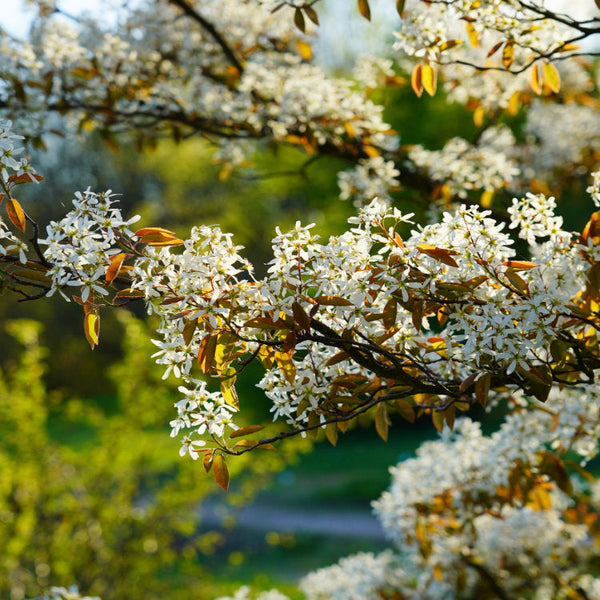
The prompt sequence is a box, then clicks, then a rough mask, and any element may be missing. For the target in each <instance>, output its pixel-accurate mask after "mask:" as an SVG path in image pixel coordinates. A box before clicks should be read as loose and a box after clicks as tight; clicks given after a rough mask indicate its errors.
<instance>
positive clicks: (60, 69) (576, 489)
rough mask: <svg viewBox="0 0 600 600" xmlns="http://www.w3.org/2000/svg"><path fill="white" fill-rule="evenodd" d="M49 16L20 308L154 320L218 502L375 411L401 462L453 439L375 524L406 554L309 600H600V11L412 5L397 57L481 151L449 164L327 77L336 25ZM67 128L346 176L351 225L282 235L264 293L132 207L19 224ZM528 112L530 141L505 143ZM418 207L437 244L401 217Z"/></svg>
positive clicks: (7, 235)
mask: <svg viewBox="0 0 600 600" xmlns="http://www.w3.org/2000/svg"><path fill="white" fill-rule="evenodd" d="M38 4H39V6H40V10H41V13H42V16H41V17H40V20H39V21H38V23H37V24H36V26H35V28H34V30H33V34H32V39H31V43H29V42H28V43H17V42H15V41H14V40H11V39H10V38H9V37H8V36H3V38H2V43H3V53H2V59H1V60H2V70H1V73H0V77H1V78H2V81H3V86H2V88H1V89H0V100H1V104H2V107H3V109H4V111H5V115H6V116H7V117H8V116H10V117H11V118H12V119H13V121H14V122H13V123H11V122H10V121H8V120H3V121H2V131H1V133H0V149H1V151H2V155H1V156H0V162H1V166H2V171H1V175H2V181H1V184H2V188H3V202H4V204H5V206H6V212H7V216H8V221H9V225H11V226H12V228H11V227H10V226H9V225H7V224H4V223H3V224H2V228H1V237H2V246H1V249H0V269H1V274H2V282H3V285H4V286H5V288H7V289H9V290H13V291H15V292H16V293H18V294H20V296H21V299H22V300H29V299H33V298H40V297H43V296H49V295H53V294H54V293H60V294H63V295H64V296H65V297H67V298H74V299H75V300H76V301H77V302H78V303H79V304H81V306H82V308H83V311H84V330H85V334H86V337H87V339H88V341H89V342H90V345H91V346H92V347H94V346H95V345H96V344H97V343H98V339H99V324H100V313H101V311H102V310H103V309H108V308H109V307H113V306H122V305H128V304H130V303H133V302H143V303H145V306H146V308H147V310H148V312H149V313H150V314H153V315H156V316H158V319H159V326H158V328H157V339H156V340H154V343H155V344H156V346H157V351H156V353H155V355H154V357H155V359H156V362H157V363H158V364H159V365H161V366H162V368H164V374H165V377H169V376H173V377H176V378H178V379H180V381H181V385H180V387H179V391H180V393H181V397H180V399H179V400H178V401H177V402H176V404H175V410H176V413H175V414H174V418H173V420H172V421H171V428H172V436H173V437H179V438H180V440H181V454H182V456H184V455H186V454H188V455H189V456H191V457H192V458H194V459H196V458H199V457H201V458H202V460H203V464H204V468H205V469H206V470H207V471H212V472H213V474H214V476H215V479H216V481H217V482H218V483H219V485H221V486H222V487H223V488H227V486H228V481H229V476H228V469H227V465H226V460H228V459H229V457H232V456H234V455H239V454H242V453H247V452H250V451H254V450H258V449H261V448H262V449H272V448H273V447H274V444H275V443H276V442H277V441H278V440H281V439H283V438H285V437H288V436H292V435H299V434H305V433H307V432H317V431H318V430H321V429H324V430H325V433H326V436H327V438H328V439H329V440H330V442H331V443H333V444H335V442H336V440H337V437H338V435H339V433H343V432H345V431H346V429H347V427H348V426H349V424H350V422H351V421H352V420H354V419H356V418H357V417H358V416H359V415H363V414H365V413H368V414H370V415H372V417H373V420H374V423H375V427H376V429H377V431H378V433H379V435H380V436H381V437H383V438H386V437H387V436H388V433H389V427H390V425H391V416H392V415H398V416H400V417H401V418H404V419H406V420H408V421H411V422H412V421H414V420H415V419H416V418H417V417H418V416H423V415H429V417H430V418H431V419H432V420H433V423H434V424H435V426H436V427H437V429H438V430H439V431H440V432H442V438H441V440H439V441H436V442H430V443H428V444H426V445H424V446H423V447H421V449H420V450H419V451H418V453H417V456H416V457H415V458H414V459H411V460H408V461H405V462H404V463H401V464H400V465H398V466H397V467H396V468H395V469H394V470H393V482H392V486H391V488H390V491H389V492H386V493H385V494H384V495H383V496H382V498H381V499H380V500H379V501H378V502H377V503H376V511H377V514H378V515H379V517H380V519H381V520H382V523H383V524H384V529H385V531H386V532H387V533H388V535H389V537H390V541H391V543H392V548H391V549H390V550H389V551H387V552H385V553H383V554H381V555H379V556H373V555H358V556H355V557H350V558H348V559H345V560H343V561H341V562H340V563H339V565H336V566H334V567H331V568H328V569H325V570H322V571H319V572H316V573H314V574H312V575H309V576H308V577H307V578H306V579H305V580H304V581H303V583H302V589H303V590H304V592H305V594H306V596H307V597H308V598H314V599H321V598H361V599H364V598H414V599H415V600H416V599H417V598H419V599H423V598H425V599H428V598H432V599H434V598H436V599H437V598H439V599H446V598H501V599H506V598H535V599H540V600H541V599H546V598H565V599H566V598H581V599H584V600H585V599H587V598H600V583H599V581H598V579H597V578H595V573H596V572H597V564H598V559H599V556H598V551H597V548H598V544H599V543H600V537H599V532H598V529H597V525H596V520H597V512H598V508H599V506H598V497H599V496H598V489H597V488H598V485H597V484H596V483H595V482H594V478H593V476H592V475H590V474H589V473H588V472H587V471H585V470H584V467H583V466H582V465H584V464H585V463H586V462H587V461H589V460H590V459H592V458H593V457H594V456H595V455H596V454H597V451H598V436H599V434H600V389H599V387H598V382H597V371H598V368H599V367H600V348H599V339H598V335H599V332H600V212H593V210H594V208H593V207H594V205H595V206H596V207H599V206H600V170H598V162H599V158H600V156H599V155H598V150H597V148H598V141H600V129H599V128H598V123H599V122H600V119H598V95H597V88H598V81H597V76H595V75H594V65H593V63H592V62H591V61H590V56H591V55H593V54H594V52H593V51H588V50H587V49H586V50H582V49H581V48H578V47H576V44H578V43H580V42H583V41H584V40H586V39H587V38H591V37H593V35H594V34H597V33H598V32H599V31H600V20H599V18H598V13H597V12H596V13H593V14H592V15H591V16H590V17H589V19H575V18H573V17H571V16H569V15H568V14H566V13H562V12H560V11H558V10H553V9H551V8H549V7H548V6H546V4H545V3H544V2H534V1H533V0H532V1H531V2H520V1H517V0H503V1H500V0H497V1H494V2H479V1H477V2H475V1H470V2H467V1H450V0H449V1H443V2H442V1H440V2H435V1H428V2H425V1H423V2H421V1H418V0H413V1H412V2H411V0H407V1H406V2H398V3H397V5H398V9H399V13H400V15H401V18H400V17H399V29H398V33H397V36H396V42H395V50H396V51H397V52H398V53H401V52H402V53H404V54H402V55H400V54H399V55H398V56H397V58H398V61H399V62H400V63H401V64H403V65H406V64H408V63H407V61H408V60H409V58H408V57H416V59H417V62H416V63H415V62H412V63H411V66H410V69H409V71H410V77H409V78H408V79H410V85H411V86H412V88H413V89H414V91H415V93H416V94H417V95H419V96H420V95H422V93H423V91H426V92H427V93H428V94H430V95H433V94H434V93H435V92H436V87H437V80H438V77H439V78H440V80H441V81H443V83H444V88H445V91H446V93H447V95H448V98H449V99H450V100H454V101H460V102H462V103H464V104H466V105H467V107H468V108H470V109H472V110H473V111H474V113H473V116H474V121H475V124H476V125H477V127H478V133H477V135H476V137H475V138H474V139H471V140H467V139H462V138H454V139H452V140H449V141H448V142H447V143H446V144H445V146H444V147H443V148H442V149H437V150H428V149H426V148H424V147H423V146H416V145H413V146H410V147H409V146H402V145H401V144H400V143H399V139H398V137H397V135H396V134H395V132H392V131H391V130H390V127H389V125H387V124H386V123H385V122H384V120H383V118H382V107H380V106H378V105H376V104H375V103H373V102H372V101H371V100H370V99H368V98H367V95H366V93H365V90H363V89H360V88H359V87H358V86H357V85H356V84H354V83H352V82H350V81H346V80H342V79H334V78H331V77H329V76H328V75H327V74H326V73H325V71H324V70H323V69H321V68H319V67H316V66H314V65H313V64H312V63H311V55H312V51H311V49H310V46H309V41H308V38H306V37H305V36H304V35H303V34H302V32H304V31H305V30H306V29H307V28H308V27H309V23H311V22H312V23H314V24H318V14H317V12H316V9H317V8H318V3H316V2H307V3H304V2H297V1H294V2H261V3H259V2H254V1H243V0H228V2H218V3H217V2H202V3H200V2H190V1H186V0H170V1H167V0H165V1H157V2H148V3H145V4H144V3H143V4H142V5H141V6H138V7H137V8H134V9H132V10H131V11H130V12H129V14H128V16H127V18H126V20H125V21H124V25H123V26H122V27H121V28H120V29H119V31H118V32H111V33H106V32H103V31H101V30H100V29H99V27H98V26H96V25H93V24H89V23H86V22H82V23H80V24H79V27H78V28H69V27H67V26H66V25H64V23H63V22H61V21H58V20H56V19H55V18H54V17H55V16H56V14H57V13H56V11H54V8H55V7H54V5H53V4H52V3H48V2H38ZM596 4H597V3H596ZM286 5H288V6H287V7H290V6H291V7H292V9H293V18H290V14H289V12H287V10H286V8H287V7H286ZM358 8H359V10H360V12H361V13H362V14H363V16H365V17H368V16H369V14H370V7H369V4H368V2H367V1H366V0H361V1H360V2H359V3H358ZM592 8H593V7H592ZM58 14H60V13H58ZM298 30H300V31H298ZM584 55H585V56H586V59H585V60H583V57H584ZM567 59H568V60H567ZM369 64H370V65H372V68H371V72H370V76H369V77H366V78H365V77H362V79H366V80H367V85H368V86H369V85H400V84H401V79H400V78H399V77H398V76H397V75H396V73H395V71H394V70H393V68H392V66H391V64H390V63H389V62H386V61H377V60H372V61H371V62H370V63H369ZM361 69H362V71H363V75H364V65H362V67H361ZM595 77H596V79H595ZM519 111H521V112H519ZM49 112H56V113H59V114H62V115H64V116H65V124H64V126H65V127H75V128H77V129H78V130H79V131H80V132H84V131H87V130H88V129H91V128H94V127H97V128H100V130H101V132H102V133H103V135H104V137H105V138H106V139H107V140H108V141H109V143H110V142H111V140H112V139H113V138H114V136H115V135H116V134H117V133H119V132H121V131H124V130H127V131H130V132H134V133H135V134H136V135H137V136H138V138H139V140H140V142H141V143H142V145H143V143H144V141H145V140H148V139H151V138H155V137H157V136H161V135H165V134H168V135H172V136H173V137H175V138H176V139H183V138H185V137H186V136H188V135H195V134H201V135H204V136H206V137H207V138H208V139H210V140H212V141H215V143H217V144H219V148H218V151H217V156H218V157H219V160H221V161H223V165H224V166H223V169H224V171H223V172H222V173H223V174H224V175H226V174H227V173H228V172H229V170H231V169H232V168H234V167H239V166H240V165H243V163H244V161H245V159H246V157H247V153H248V148H249V146H248V143H249V142H251V141H260V140H263V141H270V142H273V143H277V144H292V145H296V146H298V147H300V148H303V149H304V150H306V152H307V153H308V155H309V160H312V157H314V156H320V155H334V156H337V157H341V158H344V159H346V160H347V161H348V164H349V167H350V168H349V169H348V170H344V171H342V172H341V173H340V174H339V182H340V188H341V196H342V197H343V198H353V199H354V200H355V201H356V204H357V213H356V216H354V217H352V218H350V219H349V223H348V228H347V230H346V231H345V232H344V233H343V234H341V235H338V236H335V237H331V238H329V239H327V240H321V239H320V238H319V236H318V234H317V233H315V230H314V226H313V225H303V224H301V223H300V222H298V223H297V224H296V226H295V227H294V228H293V229H291V230H290V231H285V232H284V231H280V230H279V229H278V230H277V232H276V237H275V238H274V240H273V258H272V260H271V261H270V262H269V264H268V269H267V274H266V275H265V276H264V277H257V276H255V274H254V268H253V265H251V264H250V263H249V262H248V261H247V260H246V259H245V258H244V256H243V254H242V248H241V247H240V246H237V245H235V242H234V240H233V239H232V236H231V235H230V234H228V233H225V232H223V231H221V229H220V228H219V227H217V226H207V225H198V226H196V227H194V228H193V229H192V231H191V232H190V235H189V237H188V238H187V239H180V238H178V237H176V236H175V234H173V233H172V232H171V231H168V230H166V229H163V228H161V227H156V226H148V225H146V226H143V227H141V228H136V227H137V226H136V227H133V224H134V223H135V222H136V220H137V219H136V217H133V218H128V217H124V216H123V215H122V213H121V211H120V209H119V207H118V200H117V197H116V196H115V194H113V193H112V192H111V191H106V192H101V193H98V192H94V191H92V190H90V189H87V190H85V191H83V192H77V193H76V194H75V198H74V200H73V208H72V210H71V211H70V212H69V213H68V214H67V215H66V216H64V217H62V218H61V219H58V220H57V221H53V222H51V223H50V224H48V225H47V226H46V229H45V233H44V232H43V230H42V229H40V227H39V226H38V224H37V223H35V222H34V221H33V220H32V219H31V218H30V217H29V216H28V215H27V213H26V212H25V211H24V210H23V207H22V206H21V203H20V202H19V201H18V200H17V199H16V198H15V189H18V188H17V186H19V185H22V184H25V183H30V184H32V185H33V184H34V183H39V182H40V181H41V177H40V176H39V175H37V174H36V173H35V170H34V169H33V168H32V167H31V166H30V165H29V164H28V162H27V161H26V160H25V159H23V158H20V157H21V156H23V152H22V151H21V150H20V149H19V148H18V145H19V144H20V143H21V142H20V139H19V136H18V135H17V134H16V133H13V129H14V131H16V132H17V133H19V132H23V133H27V134H29V135H30V137H31V138H32V139H33V140H34V141H35V139H36V137H37V141H38V142H39V141H40V140H41V138H40V137H39V135H40V132H41V131H42V130H43V129H44V127H45V126H46V118H47V115H48V113H49ZM517 113H519V114H520V115H521V116H522V117H523V118H522V119H521V123H522V126H521V125H520V124H516V125H515V123H514V122H513V121H511V120H510V118H508V119H507V118H506V116H507V115H508V117H511V116H515V115H516V114H517ZM549 120H551V121H552V125H553V126H554V130H551V128H550V127H548V121H549ZM559 121H560V122H561V123H566V125H565V127H568V128H569V132H568V137H567V134H566V133H564V131H563V130H562V129H561V128H560V126H559V123H558V122H559ZM511 127H512V128H511ZM400 133H401V132H400ZM517 140H519V141H517ZM573 179H576V180H579V181H584V182H585V187H584V189H586V190H587V192H586V193H587V196H588V197H589V213H590V216H589V218H588V222H587V225H585V227H584V228H583V229H582V231H581V232H578V233H573V232H570V231H567V230H566V229H565V228H564V227H563V221H562V218H561V217H560V216H558V215H557V214H556V208H557V206H556V201H555V199H554V197H552V195H551V194H550V193H543V190H544V189H546V188H548V189H556V190H557V191H560V188H561V186H562V185H563V184H566V183H567V182H568V181H572V180H573ZM41 185H43V184H41ZM401 186H403V187H415V188H416V189H418V190H419V191H420V192H421V194H422V196H423V199H424V200H426V201H427V202H432V203H433V204H434V205H435V210H433V211H432V214H434V215H437V218H436V219H434V220H433V221H432V222H430V223H429V224H417V223H415V222H413V215H412V214H405V213H403V212H402V211H401V210H400V209H399V208H397V206H399V203H400V202H401V198H402V195H401ZM374 196H378V197H375V198H374ZM497 196H500V197H501V198H505V199H507V200H502V199H501V200H496V197H497ZM508 198H514V199H512V201H511V200H508ZM474 200H475V201H478V202H479V203H473V201H474ZM19 231H20V232H21V234H20V233H19ZM22 234H25V235H22ZM28 235H29V236H30V237H29V238H27V236H28ZM517 248H519V249H520V250H517ZM526 248H528V250H525V249H526ZM252 362H258V363H260V364H261V365H262V369H263V372H264V374H263V376H262V379H261V381H260V382H259V383H258V385H259V387H260V388H262V389H263V390H264V394H265V397H266V398H267V399H268V400H269V402H270V406H271V408H270V410H271V412H272V413H273V420H274V421H276V422H278V423H280V426H279V428H275V429H274V431H273V432H271V433H269V432H268V431H267V432H265V431H263V430H264V426H263V425H262V424H256V425H254V424H248V423H247V422H246V421H244V418H243V417H244V399H243V398H240V399H238V396H237V392H236V385H235V384H236V379H237V377H238V376H239V375H240V374H241V373H242V372H243V371H244V370H245V369H246V368H247V366H248V365H249V364H250V363H252ZM474 404H480V405H483V406H485V407H486V408H487V409H488V410H494V409H496V408H497V407H500V406H501V407H502V408H503V410H505V409H506V408H507V407H508V410H509V414H508V417H507V418H506V420H505V422H504V424H503V425H502V426H501V428H500V429H499V431H497V432H496V433H494V434H493V435H491V436H485V435H483V434H482V432H481V429H480V427H479V425H478V424H476V423H474V422H472V421H471V420H469V419H468V418H466V417H463V418H460V419H457V418H456V417H457V413H460V412H464V411H467V410H468V409H469V408H470V407H471V406H472V405H474ZM248 594H249V591H248V590H246V589H242V590H240V591H239V592H238V593H237V595H236V598H240V599H241V598H246V597H248ZM260 597H262V598H264V600H266V599H267V598H283V596H282V595H281V594H279V593H278V592H269V593H268V594H262V596H260Z"/></svg>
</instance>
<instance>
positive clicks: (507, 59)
mask: <svg viewBox="0 0 600 600" xmlns="http://www.w3.org/2000/svg"><path fill="white" fill-rule="evenodd" d="M514 59H515V42H514V40H506V43H505V44H504V48H502V64H503V65H504V68H505V69H510V66H511V65H512V64H513V61H514Z"/></svg>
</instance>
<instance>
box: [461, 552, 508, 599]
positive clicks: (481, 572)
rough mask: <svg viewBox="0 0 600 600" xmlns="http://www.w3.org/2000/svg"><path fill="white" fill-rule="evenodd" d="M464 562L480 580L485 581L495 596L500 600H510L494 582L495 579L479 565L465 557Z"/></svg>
mask: <svg viewBox="0 0 600 600" xmlns="http://www.w3.org/2000/svg"><path fill="white" fill-rule="evenodd" d="M464 561H465V563H466V564H467V565H468V566H469V567H471V568H472V569H474V570H475V571H477V573H478V574H479V575H480V576H481V578H482V579H484V580H485V581H487V583H488V584H489V585H490V587H491V588H492V591H493V592H494V594H496V596H497V597H498V598H500V600H511V597H510V596H509V595H508V594H507V593H506V592H505V591H504V590H503V589H502V588H501V587H500V584H499V583H498V582H497V581H496V579H495V577H494V576H493V575H492V574H491V573H490V572H489V571H488V570H487V569H486V568H485V567H484V566H483V565H480V564H478V563H476V562H475V561H473V560H471V559H470V558H467V557H465V559H464Z"/></svg>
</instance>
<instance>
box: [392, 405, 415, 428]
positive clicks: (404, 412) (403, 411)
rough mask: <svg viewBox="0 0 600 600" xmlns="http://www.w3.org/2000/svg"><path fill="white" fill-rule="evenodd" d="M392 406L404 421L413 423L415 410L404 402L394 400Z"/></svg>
mask: <svg viewBox="0 0 600 600" xmlns="http://www.w3.org/2000/svg"><path fill="white" fill-rule="evenodd" d="M394 404H395V405H396V409H397V410H398V413H399V414H400V416H401V417H402V418H403V419H406V420H407V421H408V422H409V423H414V422H415V409H414V408H413V407H412V406H411V405H410V404H409V403H408V402H407V401H406V400H401V399H399V400H394Z"/></svg>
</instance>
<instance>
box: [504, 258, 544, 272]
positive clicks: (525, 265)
mask: <svg viewBox="0 0 600 600" xmlns="http://www.w3.org/2000/svg"><path fill="white" fill-rule="evenodd" d="M502 264H503V265H504V266H505V267H510V268H511V269H521V270H522V269H535V268H536V267H539V266H540V265H538V264H537V263H534V262H530V261H528V260H506V261H504V263H502Z"/></svg>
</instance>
